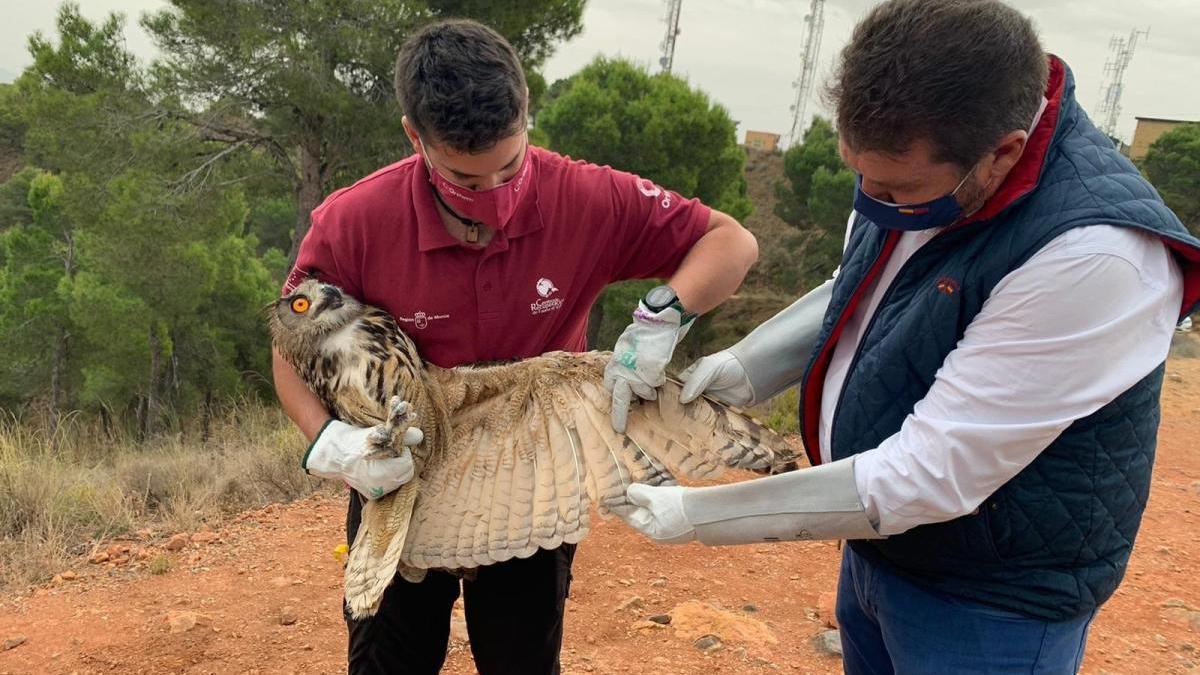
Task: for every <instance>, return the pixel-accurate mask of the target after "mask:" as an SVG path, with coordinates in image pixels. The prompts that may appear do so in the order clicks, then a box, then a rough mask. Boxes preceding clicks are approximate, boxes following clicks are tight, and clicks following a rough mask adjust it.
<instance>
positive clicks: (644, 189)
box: [637, 178, 671, 209]
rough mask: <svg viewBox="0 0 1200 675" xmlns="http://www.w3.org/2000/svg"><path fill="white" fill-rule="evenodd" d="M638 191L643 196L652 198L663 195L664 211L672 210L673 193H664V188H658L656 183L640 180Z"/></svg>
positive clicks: (638, 181) (662, 204)
mask: <svg viewBox="0 0 1200 675" xmlns="http://www.w3.org/2000/svg"><path fill="white" fill-rule="evenodd" d="M637 189H638V192H641V193H642V194H643V195H645V196H647V197H650V198H654V197H658V196H659V195H662V202H661V206H662V207H663V208H664V209H669V208H671V193H670V192H665V191H663V189H662V188H660V187H658V186H657V185H655V184H654V183H651V182H650V181H648V180H646V179H645V178H639V179H638V180H637Z"/></svg>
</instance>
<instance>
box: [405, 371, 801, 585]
mask: <svg viewBox="0 0 1200 675" xmlns="http://www.w3.org/2000/svg"><path fill="white" fill-rule="evenodd" d="M607 360H608V357H607V355H606V354H602V353H595V352H593V353H588V354H567V353H563V352H556V353H551V354H545V355H543V356H540V357H536V358H533V359H529V360H527V361H523V362H521V363H516V364H510V365H504V366H493V367H489V368H458V369H454V370H447V371H436V372H435V373H434V379H435V380H437V381H439V382H441V383H442V385H443V390H444V392H445V395H446V399H447V404H448V405H449V406H450V408H451V410H452V419H453V431H452V435H451V437H450V439H449V440H448V443H447V449H446V455H445V457H444V458H442V459H441V460H440V461H438V462H435V463H433V464H432V465H431V466H429V467H428V468H427V470H426V472H425V473H424V474H423V475H422V479H423V485H422V490H421V494H420V495H419V497H418V498H417V500H416V505H415V511H414V513H413V517H412V521H411V523H410V526H409V532H408V536H407V541H406V542H405V547H404V553H403V555H402V560H403V562H404V563H405V564H406V565H409V566H412V567H417V568H426V569H429V568H448V569H461V568H472V567H478V566H480V565H488V564H492V563H496V562H501V561H504V560H508V559H510V558H514V557H528V556H530V555H532V554H533V553H534V552H535V551H537V550H538V549H539V548H554V547H556V546H559V545H561V544H562V543H563V542H567V543H574V542H578V541H579V540H580V539H582V538H583V536H584V535H585V534H586V533H587V530H588V525H589V523H588V503H589V501H594V502H596V504H597V505H598V506H599V507H600V510H601V512H607V511H615V510H619V509H621V508H623V507H626V506H629V504H628V502H627V501H626V498H625V489H626V488H627V487H628V486H629V484H630V483H631V482H640V483H650V484H664V483H673V482H674V480H675V477H676V476H679V477H685V478H689V479H703V478H711V477H715V476H717V475H718V474H720V473H721V472H722V471H723V470H724V468H725V467H726V466H736V467H740V468H747V469H755V470H760V471H764V470H768V469H771V468H773V467H775V466H778V465H780V464H782V463H783V462H785V461H787V460H790V459H791V457H792V452H791V449H790V446H788V445H787V443H786V442H785V441H784V440H783V439H782V438H780V437H779V436H777V435H776V434H774V433H773V432H771V431H770V430H768V429H765V428H764V427H762V426H760V425H759V424H757V423H756V422H754V421H753V420H751V419H750V418H748V417H745V416H743V415H741V414H740V413H737V412H736V411H731V410H730V409H728V408H726V407H724V406H722V405H721V404H718V403H715V402H713V401H710V400H708V399H704V398H701V399H698V400H696V401H694V402H692V403H690V404H688V405H686V406H685V405H681V404H680V403H679V394H680V387H679V385H678V384H676V383H674V382H668V383H667V384H666V385H665V386H664V387H662V388H661V389H660V390H659V394H658V400H656V401H646V402H642V403H640V404H635V405H634V407H633V409H632V410H631V411H630V414H629V423H628V427H627V430H626V434H624V435H621V434H617V433H615V432H614V431H613V430H612V427H611V423H610V421H609V416H608V411H609V408H610V398H609V394H608V392H607V391H605V390H604V388H603V386H602V385H601V384H600V382H601V376H602V373H603V370H604V364H605V363H606V362H607Z"/></svg>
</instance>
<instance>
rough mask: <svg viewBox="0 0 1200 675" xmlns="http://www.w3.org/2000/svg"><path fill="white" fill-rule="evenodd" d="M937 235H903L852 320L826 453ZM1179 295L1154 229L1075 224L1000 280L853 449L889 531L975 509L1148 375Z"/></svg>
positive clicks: (824, 432) (829, 392) (825, 425)
mask: <svg viewBox="0 0 1200 675" xmlns="http://www.w3.org/2000/svg"><path fill="white" fill-rule="evenodd" d="M934 236H936V232H935V231H932V230H929V231H923V232H905V233H903V234H902V235H901V237H900V241H899V242H898V244H897V246H896V249H895V251H894V252H893V253H892V256H891V258H890V259H889V260H888V262H887V264H886V266H885V267H884V269H883V271H882V273H881V274H880V275H879V277H878V278H877V280H876V281H875V283H874V285H873V287H871V288H869V289H868V290H867V295H866V296H865V297H864V298H863V300H862V301H861V302H860V304H859V305H858V307H857V308H856V309H855V311H854V314H853V315H852V316H851V317H850V319H849V320H848V322H847V324H846V326H845V329H844V332H843V333H842V337H841V339H840V340H839V341H838V344H837V346H836V348H835V350H834V353H833V357H832V361H831V362H830V365H829V370H828V373H827V374H826V377H825V384H824V392H823V395H822V399H821V424H820V446H821V453H822V460H823V461H829V459H830V457H829V447H830V446H829V437H830V429H831V426H832V422H833V416H834V414H835V412H836V410H835V408H836V406H837V400H838V396H839V394H840V392H841V389H842V384H843V383H844V382H845V378H846V372H847V370H848V369H849V367H850V361H851V359H852V358H853V356H854V353H855V351H856V349H857V347H858V343H859V341H860V340H861V338H862V332H863V330H864V329H865V328H866V325H867V323H868V322H869V321H870V317H871V316H872V315H873V314H874V312H875V310H876V308H877V306H878V304H879V301H880V299H881V298H882V296H883V295H884V293H885V292H886V290H887V288H888V286H889V285H890V284H891V282H892V281H893V279H895V277H896V274H897V272H898V271H899V270H900V267H901V266H902V265H903V264H904V262H905V261H906V260H908V258H910V257H911V256H912V255H913V254H914V253H915V252H916V251H917V250H918V249H919V248H920V247H921V246H922V245H924V244H925V243H926V242H928V241H929V240H930V239H931V238H932V237H934ZM847 239H848V237H847ZM1182 296H1183V279H1182V274H1181V272H1180V270H1179V267H1178V265H1177V264H1176V263H1175V261H1174V260H1173V259H1172V257H1171V254H1170V253H1169V252H1168V250H1167V248H1166V246H1165V245H1164V244H1163V243H1162V242H1161V241H1160V240H1159V239H1158V238H1157V237H1154V236H1152V235H1148V234H1144V233H1141V232H1139V231H1136V230H1133V229H1129V228H1122V227H1115V226H1110V225H1093V226H1088V227H1079V228H1075V229H1072V230H1069V231H1067V232H1065V233H1063V234H1062V235H1060V236H1059V237H1057V238H1055V239H1054V240H1053V241H1051V242H1050V243H1049V244H1047V245H1046V246H1045V247H1044V248H1043V249H1042V250H1041V251H1039V252H1038V253H1037V254H1036V255H1034V256H1033V257H1032V258H1030V259H1029V260H1028V261H1026V262H1025V264H1024V265H1022V266H1020V267H1019V268H1017V269H1015V270H1013V271H1012V272H1011V273H1009V274H1008V275H1007V276H1005V277H1004V278H1003V279H1001V281H1000V282H999V283H998V284H997V285H996V287H995V288H994V289H993V291H992V294H991V296H990V297H989V298H988V299H987V301H986V302H985V303H984V305H983V308H982V310H981V311H980V312H979V314H978V315H976V317H975V319H974V320H973V321H972V322H971V324H970V325H969V326H968V327H967V331H966V333H965V335H964V336H963V338H962V340H961V341H960V342H959V344H958V346H957V347H955V349H954V350H953V351H952V352H950V354H949V355H948V356H947V357H946V360H945V362H943V364H942V366H941V368H940V369H939V370H938V372H937V375H936V380H935V382H934V384H933V386H932V387H931V388H930V389H929V392H928V393H927V394H926V395H925V397H924V398H923V399H921V400H920V401H919V402H917V404H916V406H915V409H914V410H913V412H912V414H910V415H909V416H908V417H907V418H906V419H905V420H904V423H903V425H902V426H901V427H900V430H899V431H898V432H897V433H895V434H893V435H892V436H890V437H888V438H887V439H886V440H884V441H883V442H882V443H881V444H880V445H879V446H878V447H877V448H874V449H872V450H868V451H866V452H863V453H861V454H859V455H858V459H857V460H856V463H855V467H854V468H855V481H856V483H857V486H858V492H859V495H860V497H861V498H862V501H863V506H864V507H865V508H866V510H867V514H868V515H869V516H870V518H871V520H872V522H873V523H875V524H877V526H878V529H879V532H880V534H883V535H892V534H899V533H901V532H904V531H906V530H909V529H911V528H914V527H916V526H918V525H924V524H928V523H936V522H942V521H946V520H951V519H953V518H957V517H959V516H962V515H966V514H968V513H970V512H972V511H974V510H975V509H976V508H977V507H978V506H979V505H980V504H981V503H983V501H984V500H985V499H987V498H988V497H989V496H990V495H991V494H992V493H993V492H995V491H996V490H997V489H998V488H999V487H1000V486H1002V485H1003V484H1004V483H1006V482H1007V481H1008V480H1009V479H1011V478H1012V477H1013V476H1015V475H1016V474H1017V473H1019V472H1020V471H1021V470H1022V469H1023V468H1025V467H1026V466H1028V465H1029V463H1030V462H1032V461H1033V460H1034V459H1035V458H1036V457H1037V455H1038V454H1039V453H1040V452H1041V451H1042V450H1044V449H1045V448H1046V447H1047V446H1049V445H1050V443H1052V442H1053V441H1054V439H1055V438H1057V437H1058V435H1059V434H1060V433H1062V431H1063V430H1065V429H1066V428H1067V427H1068V426H1070V425H1071V423H1072V422H1074V421H1075V420H1078V419H1081V418H1083V417H1086V416H1088V415H1090V414H1091V413H1093V412H1095V411H1096V410H1098V409H1100V408H1101V407H1103V406H1104V405H1105V404H1107V403H1109V402H1111V401H1112V400H1114V399H1115V398H1116V397H1117V396H1119V395H1120V394H1121V393H1123V392H1124V391H1125V390H1127V389H1128V388H1129V387H1131V386H1133V385H1134V384H1136V383H1137V382H1138V381H1139V380H1141V379H1142V378H1144V377H1145V376H1146V375H1147V374H1149V373H1150V371H1152V370H1153V369H1154V368H1156V367H1157V366H1158V365H1159V364H1160V363H1162V362H1163V360H1164V359H1165V358H1166V356H1167V351H1168V350H1169V349H1170V344H1171V335H1172V334H1173V331H1174V328H1175V323H1176V321H1177V319H1178V316H1179V308H1180V303H1181V302H1182Z"/></svg>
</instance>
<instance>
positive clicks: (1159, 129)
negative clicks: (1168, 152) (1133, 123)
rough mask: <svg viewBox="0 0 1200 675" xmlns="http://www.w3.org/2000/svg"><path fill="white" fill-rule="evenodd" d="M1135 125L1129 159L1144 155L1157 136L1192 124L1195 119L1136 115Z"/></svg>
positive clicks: (1136, 159)
mask: <svg viewBox="0 0 1200 675" xmlns="http://www.w3.org/2000/svg"><path fill="white" fill-rule="evenodd" d="M1135 119H1136V120H1137V127H1136V128H1135V129H1134V130H1133V142H1132V143H1130V144H1129V152H1128V154H1129V159H1132V160H1134V161H1138V160H1140V159H1142V158H1143V157H1145V156H1146V152H1148V151H1149V150H1150V144H1151V143H1154V141H1157V140H1158V137H1159V136H1162V135H1163V134H1165V133H1167V132H1168V131H1170V130H1172V129H1174V128H1175V127H1178V126H1181V125H1184V124H1192V123H1194V122H1196V120H1166V119H1162V118H1159V117H1137V118H1135Z"/></svg>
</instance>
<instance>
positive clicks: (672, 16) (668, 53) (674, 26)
mask: <svg viewBox="0 0 1200 675" xmlns="http://www.w3.org/2000/svg"><path fill="white" fill-rule="evenodd" d="M682 5H683V0H667V34H666V35H664V36H663V40H662V42H661V43H660V44H659V46H660V47H662V56H661V57H659V59H658V63H659V65H661V66H662V69H663V72H664V73H669V72H671V66H673V65H675V38H676V37H677V36H678V35H679V10H680V8H681V7H682Z"/></svg>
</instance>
